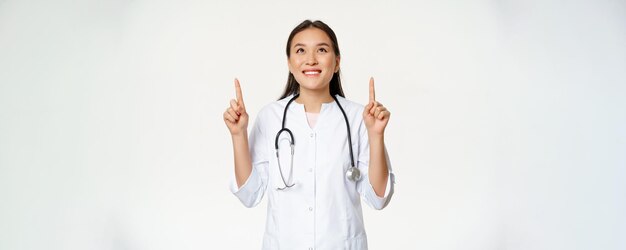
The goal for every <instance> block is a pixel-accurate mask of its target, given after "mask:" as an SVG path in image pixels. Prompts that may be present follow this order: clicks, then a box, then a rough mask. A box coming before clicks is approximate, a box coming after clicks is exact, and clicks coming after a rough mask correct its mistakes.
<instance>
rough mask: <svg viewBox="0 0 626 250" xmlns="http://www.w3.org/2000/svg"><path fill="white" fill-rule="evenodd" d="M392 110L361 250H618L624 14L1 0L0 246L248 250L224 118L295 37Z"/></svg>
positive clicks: (587, 9) (254, 97)
mask: <svg viewBox="0 0 626 250" xmlns="http://www.w3.org/2000/svg"><path fill="white" fill-rule="evenodd" d="M309 18H310V19H321V20H323V21H325V22H326V23H328V24H329V25H330V26H331V27H332V28H333V29H334V30H335V32H336V33H337V36H338V38H339V45H340V48H341V51H342V71H343V76H342V77H343V80H344V88H345V91H346V93H347V97H348V98H349V99H352V100H354V101H357V102H361V103H365V101H366V100H367V94H368V85H367V83H368V78H369V76H374V77H375V79H376V84H377V85H376V88H377V89H376V90H377V98H378V99H379V101H381V102H382V103H384V104H385V105H386V106H388V107H389V109H390V110H391V112H392V117H391V121H390V124H389V126H388V129H387V133H386V135H387V136H386V143H387V146H388V149H389V153H390V156H391V160H392V163H393V166H394V170H395V172H396V175H397V184H396V194H395V196H394V198H393V200H392V202H391V203H390V205H389V206H388V207H387V208H386V209H384V210H382V211H374V210H373V209H371V208H369V207H366V208H364V213H365V215H364V216H365V223H366V230H367V232H368V237H369V244H370V248H371V249H463V250H466V249H477V250H485V249H487V250H491V249H493V250H500V249H507V250H517V249H520V250H521V249H546V250H548V249H550V250H553V249H568V250H569V249H626V240H624V236H625V235H626V213H625V212H624V211H626V156H625V153H626V111H625V108H626V101H625V100H626V73H625V72H626V3H625V2H624V1H609V0H605V1H591V0H590V1H565V0H563V1H540V0H536V1H506V0H503V1H453V0H449V1H434V0H433V1H406V2H398V1H354V2H342V3H338V2H335V1H315V2H301V3H292V1H277V2H272V3H270V2H265V1H257V2H253V1H250V2H244V1H224V2H223V3H214V2H211V1H145V0H137V1H120V0H117V1H14V0H0V249H2V250H5V249H6V250H13V249H16V250H18V249H258V248H260V245H261V237H262V234H263V229H264V223H265V213H266V211H265V206H266V204H265V202H263V203H262V204H261V205H259V206H258V207H256V208H253V209H247V208H244V207H243V206H242V205H241V204H240V203H239V201H238V200H237V199H236V198H235V196H233V195H232V194H231V193H230V192H229V191H228V188H227V187H228V184H229V182H230V180H231V178H232V175H233V167H232V149H231V142H230V137H229V134H228V132H227V129H226V127H225V126H224V124H223V121H222V112H223V111H224V109H225V108H226V107H227V105H228V100H229V99H230V98H233V97H234V94H235V92H234V88H233V83H232V81H233V78H234V77H239V79H240V80H241V82H242V88H243V91H244V98H245V101H246V104H247V107H248V111H249V113H250V114H251V115H252V118H254V116H255V114H256V113H257V111H258V110H259V109H260V108H261V107H263V105H265V104H267V103H269V102H271V101H273V100H275V99H276V98H277V97H278V96H279V94H280V92H281V91H282V88H283V86H284V84H285V82H286V78H287V64H286V56H285V54H284V53H285V52H284V46H285V44H286V39H287V36H288V35H289V32H290V31H291V29H292V28H293V27H295V26H296V25H297V24H298V23H300V22H301V21H302V20H304V19H309Z"/></svg>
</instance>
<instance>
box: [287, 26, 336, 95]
mask: <svg viewBox="0 0 626 250" xmlns="http://www.w3.org/2000/svg"><path fill="white" fill-rule="evenodd" d="M332 46H333V43H332V41H331V40H330V38H329V37H328V35H326V33H325V32H324V31H322V30H321V29H318V28H307V29H305V30H303V31H300V32H299V33H298V34H296V35H295V36H294V37H293V39H292V41H291V48H290V56H289V58H288V63H289V71H290V72H291V74H293V76H294V77H295V78H296V81H298V83H299V84H300V90H301V92H302V90H303V89H304V90H313V91H324V90H325V91H326V92H328V89H329V83H330V80H331V79H332V78H333V74H334V73H336V72H337V71H338V70H339V56H337V55H335V52H334V50H333V47H332Z"/></svg>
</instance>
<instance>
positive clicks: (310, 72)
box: [302, 70, 322, 77]
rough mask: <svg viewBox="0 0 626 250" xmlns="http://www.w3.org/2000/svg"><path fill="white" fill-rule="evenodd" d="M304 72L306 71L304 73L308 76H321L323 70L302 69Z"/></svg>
mask: <svg viewBox="0 0 626 250" xmlns="http://www.w3.org/2000/svg"><path fill="white" fill-rule="evenodd" d="M302 73H304V75H305V76H308V77H316V76H319V75H320V74H321V73H322V71H321V70H305V71H302Z"/></svg>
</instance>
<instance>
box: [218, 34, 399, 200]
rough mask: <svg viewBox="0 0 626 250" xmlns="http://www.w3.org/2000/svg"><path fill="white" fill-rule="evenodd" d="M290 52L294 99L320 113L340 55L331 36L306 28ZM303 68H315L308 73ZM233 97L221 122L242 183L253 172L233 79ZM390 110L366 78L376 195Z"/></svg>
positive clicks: (382, 182) (382, 184)
mask: <svg viewBox="0 0 626 250" xmlns="http://www.w3.org/2000/svg"><path fill="white" fill-rule="evenodd" d="M291 44H292V47H291V55H290V57H289V58H288V59H287V63H288V65H289V71H290V72H291V73H292V74H293V75H294V77H295V78H296V80H297V81H298V83H300V96H299V97H298V98H297V99H296V100H295V101H296V102H298V103H301V104H304V108H305V110H306V112H312V113H319V111H320V109H321V106H322V103H329V102H333V101H334V100H333V98H332V97H331V96H330V91H329V87H330V80H331V79H332V76H333V73H335V72H337V71H338V70H339V65H340V58H339V56H336V55H335V53H334V52H333V49H332V47H331V46H332V42H331V40H330V38H329V37H328V36H327V35H326V33H324V32H323V31H322V30H320V29H317V28H308V29H305V30H303V31H301V32H299V33H298V34H296V35H295V36H294V37H293V40H292V43H291ZM305 72H316V74H310V75H307V74H305ZM235 93H236V99H232V100H231V101H230V106H229V107H228V108H227V109H226V111H225V112H224V122H225V123H226V127H228V130H229V131H230V134H231V138H232V142H233V152H234V161H235V177H236V181H237V186H239V187H241V185H243V184H244V183H245V182H246V180H247V179H248V177H249V176H250V173H251V172H252V160H251V157H250V150H249V147H248V132H247V128H248V113H247V112H246V108H245V104H244V102H243V95H242V92H241V85H240V84H239V80H237V79H235ZM390 116H391V113H390V112H389V110H387V108H385V106H383V105H382V104H381V103H379V102H378V101H376V95H375V89H374V78H370V81H369V100H368V103H367V105H365V109H364V110H363V121H364V123H365V127H366V128H367V134H368V137H369V146H370V162H369V163H370V165H369V172H368V175H369V181H370V183H371V184H372V187H373V188H374V192H375V193H376V195H378V196H379V197H383V196H384V194H385V188H386V186H387V180H388V177H389V169H388V166H387V159H386V155H385V136H384V134H385V128H386V127H387V124H388V123H389V117H390Z"/></svg>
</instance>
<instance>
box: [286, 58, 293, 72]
mask: <svg viewBox="0 0 626 250" xmlns="http://www.w3.org/2000/svg"><path fill="white" fill-rule="evenodd" d="M287 67H289V73H291V74H293V70H292V67H291V61H289V57H287Z"/></svg>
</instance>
